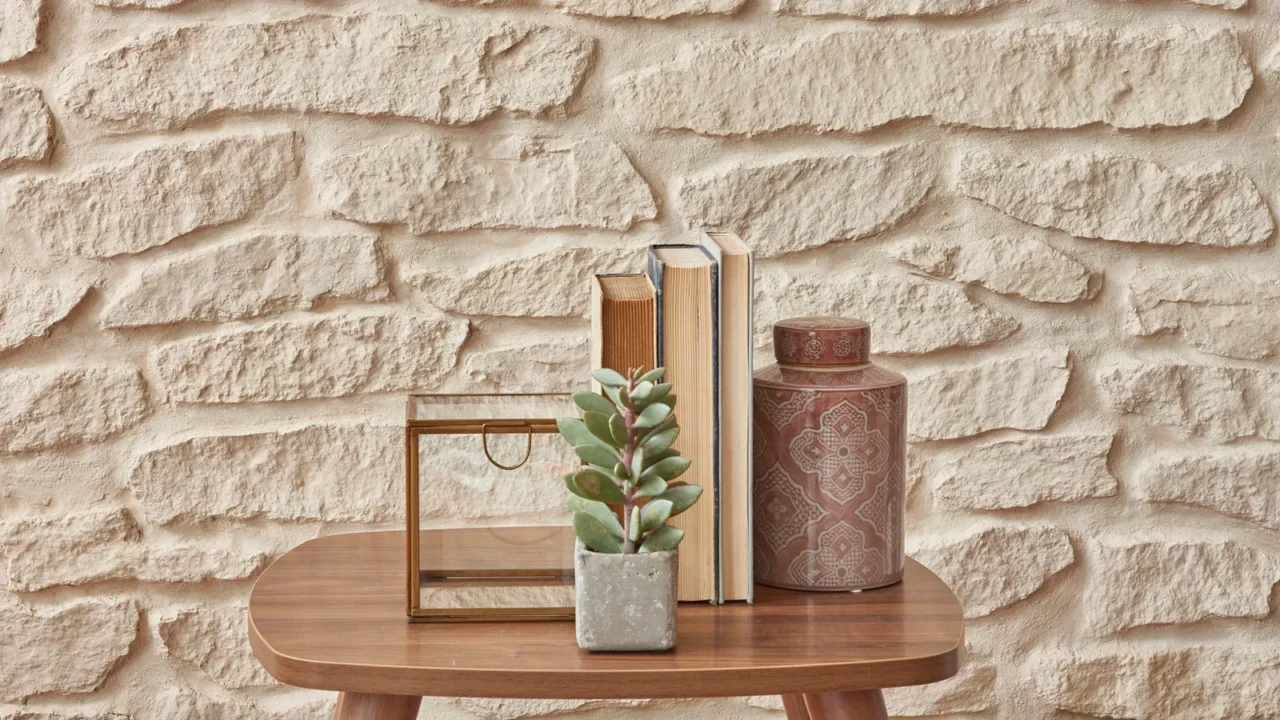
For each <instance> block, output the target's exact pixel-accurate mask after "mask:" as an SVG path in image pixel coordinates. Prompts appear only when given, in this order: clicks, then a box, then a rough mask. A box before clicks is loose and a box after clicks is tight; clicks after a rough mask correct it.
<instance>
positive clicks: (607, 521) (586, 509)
mask: <svg viewBox="0 0 1280 720" xmlns="http://www.w3.org/2000/svg"><path fill="white" fill-rule="evenodd" d="M569 509H570V510H572V511H573V512H574V514H577V513H585V514H587V515H590V516H591V517H593V518H595V519H597V520H599V521H600V523H601V524H602V525H604V526H605V528H607V529H608V530H609V532H611V533H613V535H615V536H616V537H619V538H621V537H622V523H620V522H618V516H617V514H616V513H614V512H613V511H612V510H610V509H609V506H608V505H605V504H604V503H602V502H596V501H595V500H587V499H586V498H582V497H578V496H577V495H570V496H569Z"/></svg>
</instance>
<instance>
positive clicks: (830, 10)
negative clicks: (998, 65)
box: [774, 0, 1019, 19]
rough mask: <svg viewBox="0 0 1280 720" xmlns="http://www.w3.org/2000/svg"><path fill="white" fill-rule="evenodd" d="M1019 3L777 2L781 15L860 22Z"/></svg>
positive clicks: (990, 0) (978, 0) (1006, 0)
mask: <svg viewBox="0 0 1280 720" xmlns="http://www.w3.org/2000/svg"><path fill="white" fill-rule="evenodd" d="M1018 1H1019V0H775V2H774V7H775V8H776V9H777V11H778V13H779V14H780V15H848V16H851V17H860V18H868V19H870V18H888V17H899V16H933V15H942V16H955V15H969V14H973V13H979V12H982V11H983V10H988V9H991V8H998V7H1001V6H1004V5H1010V4H1013V3H1016V2H1018Z"/></svg>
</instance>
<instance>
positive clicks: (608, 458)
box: [573, 443, 622, 467]
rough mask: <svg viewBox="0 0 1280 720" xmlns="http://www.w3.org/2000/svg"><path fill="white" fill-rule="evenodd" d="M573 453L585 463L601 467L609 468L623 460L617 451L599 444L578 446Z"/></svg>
mask: <svg viewBox="0 0 1280 720" xmlns="http://www.w3.org/2000/svg"><path fill="white" fill-rule="evenodd" d="M573 452H574V453H575V454H577V456H578V457H580V458H582V460H583V462H588V463H591V464H592V465H599V466H600V467H609V466H610V465H612V464H614V463H616V462H618V461H619V460H621V459H622V456H621V455H619V454H618V451H617V450H614V449H613V448H611V447H606V446H604V445H600V444H598V443H596V444H588V445H577V446H575V447H574V448H573Z"/></svg>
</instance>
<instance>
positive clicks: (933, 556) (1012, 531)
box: [907, 525, 1075, 618]
mask: <svg viewBox="0 0 1280 720" xmlns="http://www.w3.org/2000/svg"><path fill="white" fill-rule="evenodd" d="M907 554H908V555H910V556H911V557H913V558H915V559H916V560H917V561H919V562H920V563H922V564H923V565H924V566H925V567H927V568H929V569H930V570H932V571H933V572H934V573H936V574H937V576H938V577H940V578H942V579H943V581H945V582H946V583H947V585H949V586H950V587H951V589H952V591H954V592H955V593H956V596H957V597H958V598H960V604H961V605H963V606H964V616H965V617H967V618H978V617H982V616H984V615H990V614H991V613H993V612H995V611H996V610H999V609H1000V608H1003V607H1007V606H1009V605H1012V604H1014V603H1016V602H1018V601H1019V600H1023V599H1025V598H1026V597H1028V596H1030V595H1031V594H1032V593H1034V592H1035V591H1036V590H1039V589H1040V588H1041V587H1042V586H1044V584H1045V583H1046V582H1047V581H1048V580H1049V578H1051V577H1053V576H1054V575H1056V574H1057V573H1059V572H1061V571H1062V570H1064V569H1066V568H1067V567H1069V566H1070V565H1071V564H1072V563H1073V562H1075V551H1074V550H1072V548H1071V541H1070V539H1068V537H1067V534H1066V533H1064V532H1062V531H1061V530H1059V529H1057V528H1054V527H1049V526H1026V525H1008V526H992V527H971V528H968V529H967V530H966V531H964V532H962V533H959V534H953V535H949V536H923V537H920V536H916V537H914V538H913V537H910V536H909V537H908V538H907Z"/></svg>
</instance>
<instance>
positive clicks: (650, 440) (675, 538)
mask: <svg viewBox="0 0 1280 720" xmlns="http://www.w3.org/2000/svg"><path fill="white" fill-rule="evenodd" d="M665 373H666V370H665V369H664V368H654V369H653V370H650V371H648V372H645V371H644V368H637V369H635V370H633V371H631V374H630V375H631V376H630V377H624V376H623V375H622V374H620V373H618V372H615V371H613V370H609V369H607V368H603V369H600V370H596V371H595V372H594V373H592V374H591V376H592V377H593V378H595V379H596V381H597V382H599V383H600V385H601V386H603V388H604V395H599V394H597V393H593V392H586V391H582V392H576V393H574V394H573V401H574V403H575V404H577V406H578V407H579V408H581V409H582V411H583V414H582V418H581V419H578V418H563V419H560V420H558V421H557V426H558V427H559V429H560V435H561V436H562V437H564V439H565V440H567V441H568V442H569V444H570V445H572V446H573V451H574V453H575V454H576V455H577V456H578V458H579V459H581V460H582V461H583V462H584V463H585V465H584V466H583V467H581V468H580V469H578V470H577V471H576V472H573V473H570V474H568V475H566V476H565V478H564V482H565V485H566V486H567V487H568V488H569V492H570V493H571V494H570V495H569V509H570V510H572V511H573V531H574V533H575V534H576V535H577V536H578V539H579V540H581V541H582V544H584V545H586V546H587V547H588V548H590V549H591V550H594V551H595V552H600V553H636V552H642V553H645V552H659V551H662V550H672V549H674V548H675V547H676V546H677V545H679V544H680V541H681V540H683V539H684V531H683V530H680V529H679V528H674V527H671V526H670V525H667V524H666V523H667V520H668V519H669V518H671V517H674V516H676V515H679V514H680V513H682V512H684V511H685V510H688V509H689V508H690V507H692V506H693V504H694V503H695V502H697V501H698V497H699V496H701V495H702V488H700V487H698V486H697V485H690V484H688V483H684V482H672V481H674V480H675V479H676V478H678V477H680V475H682V474H684V471H685V470H688V469H689V460H688V459H687V458H683V457H680V453H679V451H677V450H676V449H675V448H673V447H672V443H674V442H675V441H676V438H677V437H679V435H680V426H679V424H677V422H676V416H675V406H676V396H675V394H674V393H672V392H671V383H664V382H661V380H662V376H663V375H664V374H665ZM610 505H614V506H621V508H622V512H621V517H619V514H618V513H615V512H614V510H613V508H611V507H610Z"/></svg>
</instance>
